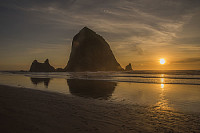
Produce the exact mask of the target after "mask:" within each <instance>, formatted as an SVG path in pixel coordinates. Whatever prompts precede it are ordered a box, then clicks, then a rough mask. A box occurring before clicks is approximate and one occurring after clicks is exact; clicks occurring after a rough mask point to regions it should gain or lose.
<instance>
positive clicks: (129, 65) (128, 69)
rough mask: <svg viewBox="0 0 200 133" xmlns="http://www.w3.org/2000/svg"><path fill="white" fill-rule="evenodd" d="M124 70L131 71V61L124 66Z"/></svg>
mask: <svg viewBox="0 0 200 133" xmlns="http://www.w3.org/2000/svg"><path fill="white" fill-rule="evenodd" d="M125 71H133V68H132V66H131V63H129V64H128V65H127V66H126V68H125Z"/></svg>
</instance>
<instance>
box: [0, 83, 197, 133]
mask: <svg viewBox="0 0 200 133" xmlns="http://www.w3.org/2000/svg"><path fill="white" fill-rule="evenodd" d="M0 131H1V132H3V133H25V132H29V133H31V132H33V133H36V132H37V133H55V132H58V133H66V132H70V133H73V132H94V133H98V132H100V133H107V132H109V133H112V132H113V133H116V132H200V114H199V113H183V112H177V111H174V110H170V109H167V108H162V106H139V105H131V104H123V103H115V102H112V101H106V100H97V99H85V98H81V97H76V96H72V95H64V94H59V93H51V92H45V91H39V90H33V89H27V88H17V87H9V86H3V85H0Z"/></svg>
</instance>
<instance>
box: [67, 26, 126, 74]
mask: <svg viewBox="0 0 200 133" xmlns="http://www.w3.org/2000/svg"><path fill="white" fill-rule="evenodd" d="M120 70H123V69H122V68H121V66H120V64H119V63H118V62H117V60H116V59H115V57H114V55H113V53H112V51H111V49H110V46H109V45H108V43H107V42H106V41H105V40H104V39H103V37H101V36H100V35H98V34H96V33H95V32H94V31H92V30H90V29H89V28H87V27H84V28H83V29H82V30H81V31H80V32H79V33H78V34H76V35H75V36H74V38H73V41H72V49H71V54H70V58H69V61H68V64H67V66H66V67H65V71H120Z"/></svg>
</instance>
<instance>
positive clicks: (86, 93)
mask: <svg viewBox="0 0 200 133" xmlns="http://www.w3.org/2000/svg"><path fill="white" fill-rule="evenodd" d="M67 83H68V86H69V91H70V93H71V94H72V95H76V96H81V97H86V98H94V99H109V98H110V97H111V96H112V94H113V92H114V90H115V87H116V86H117V83H116V82H109V81H100V80H81V79H67Z"/></svg>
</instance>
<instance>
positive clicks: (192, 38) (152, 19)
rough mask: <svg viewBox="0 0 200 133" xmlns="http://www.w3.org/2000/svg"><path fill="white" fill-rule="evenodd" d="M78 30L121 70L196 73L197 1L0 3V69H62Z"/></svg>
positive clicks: (199, 48)
mask: <svg viewBox="0 0 200 133" xmlns="http://www.w3.org/2000/svg"><path fill="white" fill-rule="evenodd" d="M84 26H87V27H88V28H90V29H92V30H93V31H95V32H96V33H97V34H99V35H101V36H103V37H104V39H105V40H106V41H107V42H108V44H109V45H110V47H111V49H112V51H113V53H114V55H115V57H116V59H117V61H118V62H119V63H120V64H121V66H122V67H125V66H126V65H127V64H129V63H131V64H132V66H133V69H135V70H160V69H166V70H200V0H0V70H29V68H30V65H31V63H32V61H33V60H35V59H37V60H38V61H39V62H44V60H45V59H46V58H48V59H49V60H50V64H51V65H53V66H54V67H55V68H58V67H60V68H64V67H65V66H66V65H67V61H68V59H69V55H70V51H71V44H72V39H73V37H74V35H76V34H77V33H78V32H79V31H80V30H81V29H82V28H83V27H84ZM161 58H164V59H165V60H166V63H165V64H164V65H161V64H160V63H159V59H161Z"/></svg>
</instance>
